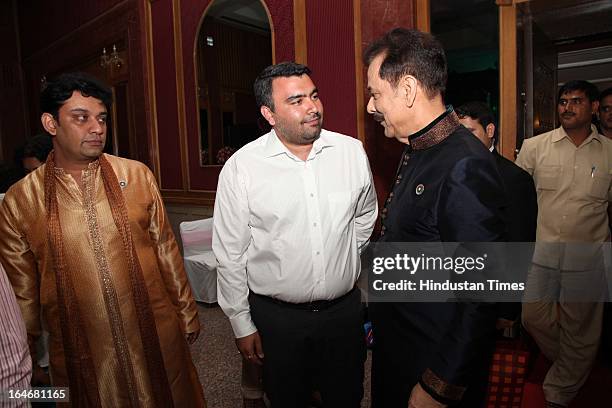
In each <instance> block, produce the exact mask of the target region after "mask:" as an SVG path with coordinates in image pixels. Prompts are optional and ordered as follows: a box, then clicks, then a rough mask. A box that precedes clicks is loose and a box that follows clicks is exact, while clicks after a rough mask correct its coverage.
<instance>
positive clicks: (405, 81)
mask: <svg viewBox="0 0 612 408" xmlns="http://www.w3.org/2000/svg"><path fill="white" fill-rule="evenodd" d="M398 86H399V88H400V92H403V93H404V98H406V106H407V107H408V108H412V105H414V100H415V99H416V96H417V86H418V81H417V79H416V78H415V77H413V76H412V75H404V76H403V77H402V79H400V83H399V85H398Z"/></svg>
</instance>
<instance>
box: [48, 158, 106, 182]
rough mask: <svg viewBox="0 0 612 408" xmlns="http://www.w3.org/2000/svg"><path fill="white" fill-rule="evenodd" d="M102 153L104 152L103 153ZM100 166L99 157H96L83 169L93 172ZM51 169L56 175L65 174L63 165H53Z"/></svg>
mask: <svg viewBox="0 0 612 408" xmlns="http://www.w3.org/2000/svg"><path fill="white" fill-rule="evenodd" d="M103 154H104V153H103ZM99 167H100V159H96V160H94V161H92V162H91V163H89V164H88V165H87V168H86V169H84V170H83V171H88V172H95V171H96V170H98V168H99ZM53 171H54V172H55V174H56V175H57V176H62V175H64V174H67V173H66V171H65V170H64V168H63V167H54V168H53Z"/></svg>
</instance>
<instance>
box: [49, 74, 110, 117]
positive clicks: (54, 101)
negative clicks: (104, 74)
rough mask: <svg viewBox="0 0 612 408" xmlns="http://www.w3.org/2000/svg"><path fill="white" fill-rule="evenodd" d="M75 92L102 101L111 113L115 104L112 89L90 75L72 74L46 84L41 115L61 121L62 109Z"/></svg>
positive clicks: (61, 76) (63, 75)
mask: <svg viewBox="0 0 612 408" xmlns="http://www.w3.org/2000/svg"><path fill="white" fill-rule="evenodd" d="M74 91H78V92H79V93H80V94H81V95H83V96H85V97H93V98H96V99H99V100H101V101H102V103H103V104H104V106H106V110H107V111H109V112H110V108H111V105H112V102H113V93H112V91H111V90H110V88H109V87H108V86H106V85H104V84H103V83H102V82H100V81H99V80H97V79H96V78H94V77H93V76H91V75H89V74H86V73H83V72H70V73H66V74H62V75H60V76H58V77H57V78H55V79H54V80H51V81H48V82H47V83H46V84H45V86H44V88H43V90H42V92H41V94H40V110H41V113H49V114H51V115H52V116H53V117H54V118H55V119H56V120H59V117H58V112H59V110H60V108H61V107H62V105H63V104H64V103H65V102H66V101H67V100H68V99H70V97H71V96H72V93H73V92H74Z"/></svg>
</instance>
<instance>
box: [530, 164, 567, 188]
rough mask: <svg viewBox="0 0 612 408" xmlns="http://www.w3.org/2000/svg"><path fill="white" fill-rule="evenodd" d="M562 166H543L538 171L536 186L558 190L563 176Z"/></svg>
mask: <svg viewBox="0 0 612 408" xmlns="http://www.w3.org/2000/svg"><path fill="white" fill-rule="evenodd" d="M561 171H562V167H561V166H550V165H548V166H541V167H540V168H538V169H537V172H536V177H535V180H536V188H537V189H538V190H557V189H558V188H559V182H560V177H561Z"/></svg>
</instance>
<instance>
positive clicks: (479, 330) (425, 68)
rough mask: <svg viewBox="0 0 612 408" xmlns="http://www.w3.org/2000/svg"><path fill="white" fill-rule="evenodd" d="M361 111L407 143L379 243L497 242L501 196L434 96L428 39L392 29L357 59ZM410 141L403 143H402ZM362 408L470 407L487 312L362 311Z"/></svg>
mask: <svg viewBox="0 0 612 408" xmlns="http://www.w3.org/2000/svg"><path fill="white" fill-rule="evenodd" d="M365 63H366V65H368V66H369V69H368V89H369V90H370V93H371V98H370V101H369V103H368V112H369V113H371V114H373V115H374V116H375V118H376V119H377V120H379V121H380V122H381V124H382V125H383V127H384V128H385V135H386V136H387V137H395V138H396V139H398V140H399V141H400V142H403V143H406V144H408V146H407V147H406V149H405V151H404V155H403V157H402V162H401V163H400V167H399V169H398V172H397V177H396V179H395V184H394V186H393V190H392V192H391V193H390V194H389V197H388V198H387V201H386V203H385V204H386V205H385V208H384V209H383V210H382V214H381V217H382V230H381V238H380V241H382V242H489V241H499V240H503V233H504V229H505V225H504V223H503V220H502V216H501V208H502V207H503V205H504V202H505V195H504V192H503V188H502V185H501V180H500V178H499V174H498V172H497V169H496V166H495V162H494V160H493V157H492V155H491V154H490V153H489V152H488V151H487V149H486V148H485V147H484V146H483V145H482V143H480V142H479V141H478V139H476V138H475V137H474V136H473V135H472V134H471V133H470V132H469V131H468V130H467V129H465V128H464V127H463V126H461V125H460V123H459V120H458V118H457V115H456V114H455V113H454V112H453V109H452V107H448V108H445V107H444V104H443V100H442V96H441V93H442V92H443V91H444V87H445V84H446V59H445V56H444V51H443V50H442V47H441V46H440V44H439V43H438V42H437V41H436V40H435V39H434V38H433V37H432V36H431V35H428V34H424V33H421V32H418V31H414V30H404V29H395V30H393V31H391V32H389V33H387V34H386V35H385V36H384V37H382V38H381V39H380V40H378V41H376V42H375V43H373V44H372V45H371V46H370V47H369V49H368V51H367V52H366V54H365ZM408 135H410V136H408ZM370 311H371V317H372V323H373V330H374V338H375V348H374V352H373V368H372V406H373V407H376V408H380V407H384V408H395V407H398V408H399V407H402V408H405V407H407V406H408V407H416V408H422V407H426V408H427V407H444V406H446V405H450V404H452V405H455V404H458V406H461V407H470V408H474V407H478V406H481V405H482V400H483V397H484V391H485V389H486V383H487V374H488V365H489V362H490V357H491V353H492V350H493V339H494V332H495V320H496V307H495V305H494V304H485V303H475V302H458V303H372V304H370Z"/></svg>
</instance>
